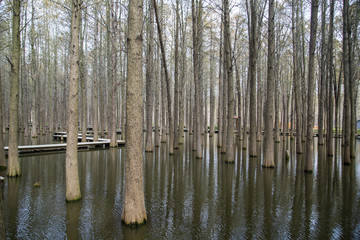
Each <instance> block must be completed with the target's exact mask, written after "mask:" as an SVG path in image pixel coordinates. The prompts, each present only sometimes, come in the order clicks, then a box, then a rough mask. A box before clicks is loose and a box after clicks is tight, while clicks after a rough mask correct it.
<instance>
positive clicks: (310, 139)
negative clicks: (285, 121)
mask: <svg viewBox="0 0 360 240" xmlns="http://www.w3.org/2000/svg"><path fill="white" fill-rule="evenodd" d="M318 8H319V0H312V1H311V23H310V46H309V73H308V74H309V77H308V94H307V95H308V96H307V97H308V102H307V105H308V106H307V110H308V114H307V134H306V156H305V171H306V172H312V170H313V147H314V120H315V109H314V100H315V79H314V73H315V66H314V64H315V63H314V60H315V48H316V32H317V22H318V20H317V16H318Z"/></svg>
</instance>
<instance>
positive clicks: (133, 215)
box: [121, 0, 155, 225]
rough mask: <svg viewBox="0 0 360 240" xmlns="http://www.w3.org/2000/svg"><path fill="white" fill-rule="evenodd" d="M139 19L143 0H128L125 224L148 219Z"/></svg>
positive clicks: (140, 21)
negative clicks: (145, 190) (144, 183)
mask: <svg viewBox="0 0 360 240" xmlns="http://www.w3.org/2000/svg"><path fill="white" fill-rule="evenodd" d="M154 5H155V3H154ZM142 20H143V3H142V0H132V1H130V2H129V23H128V26H129V34H128V38H127V42H128V61H127V70H128V74H127V77H128V78H127V88H126V95H127V104H126V117H127V121H126V162H125V197H124V205H123V211H122V215H121V219H122V221H123V222H124V223H125V224H126V225H138V224H142V223H144V222H146V220H147V216H146V209H145V201H144V185H143V154H142V139H143V137H142V136H143V133H142V109H143V101H142V85H143V82H142V75H143V71H142V48H143V47H142V43H143V40H142V39H143V37H142Z"/></svg>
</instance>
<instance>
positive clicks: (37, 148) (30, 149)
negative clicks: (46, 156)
mask: <svg viewBox="0 0 360 240" xmlns="http://www.w3.org/2000/svg"><path fill="white" fill-rule="evenodd" d="M81 136H82V134H81V133H79V136H78V140H79V143H78V149H92V148H105V147H109V146H110V139H106V138H99V139H98V141H95V142H94V138H93V137H91V136H90V135H87V136H86V142H81V139H82V137H81ZM53 138H54V140H59V141H66V138H67V135H66V132H56V133H54V135H53ZM117 144H118V146H123V145H125V140H117ZM4 150H5V152H6V153H7V151H8V150H9V147H8V146H5V147H4ZM18 150H19V154H26V153H35V152H36V153H38V152H53V151H64V150H66V143H59V144H43V145H25V146H18Z"/></svg>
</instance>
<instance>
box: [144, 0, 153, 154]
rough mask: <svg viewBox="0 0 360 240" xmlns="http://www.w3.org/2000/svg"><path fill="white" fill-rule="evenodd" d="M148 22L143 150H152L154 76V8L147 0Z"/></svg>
mask: <svg viewBox="0 0 360 240" xmlns="http://www.w3.org/2000/svg"><path fill="white" fill-rule="evenodd" d="M149 15H150V16H149V22H148V41H147V55H146V143H145V151H146V152H152V151H153V143H152V115H153V78H154V77H153V76H154V70H153V69H154V64H153V62H154V60H153V59H154V53H153V45H154V44H153V42H154V8H153V3H152V1H151V0H150V1H149Z"/></svg>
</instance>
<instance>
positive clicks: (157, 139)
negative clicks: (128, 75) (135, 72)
mask: <svg viewBox="0 0 360 240" xmlns="http://www.w3.org/2000/svg"><path fill="white" fill-rule="evenodd" d="M159 58H160V56H159V48H158V47H157V48H156V70H155V91H154V96H155V147H159V146H160V122H159V121H160V111H159V107H160V85H161V83H160V77H159V70H160V69H161V67H160V65H161V62H160V61H159ZM160 74H161V73H160Z"/></svg>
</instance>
